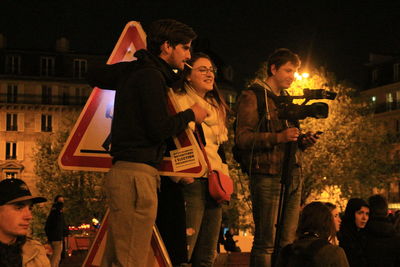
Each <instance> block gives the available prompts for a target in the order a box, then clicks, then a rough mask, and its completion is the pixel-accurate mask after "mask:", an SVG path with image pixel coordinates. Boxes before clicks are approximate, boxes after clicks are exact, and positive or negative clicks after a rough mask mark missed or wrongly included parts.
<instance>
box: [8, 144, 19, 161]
mask: <svg viewBox="0 0 400 267" xmlns="http://www.w3.org/2000/svg"><path fill="white" fill-rule="evenodd" d="M6 159H8V160H11V159H17V143H15V142H6Z"/></svg>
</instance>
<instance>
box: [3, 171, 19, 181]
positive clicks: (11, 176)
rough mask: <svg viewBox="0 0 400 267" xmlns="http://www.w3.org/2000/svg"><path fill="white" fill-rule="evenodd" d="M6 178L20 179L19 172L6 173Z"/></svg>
mask: <svg viewBox="0 0 400 267" xmlns="http://www.w3.org/2000/svg"><path fill="white" fill-rule="evenodd" d="M4 176H5V178H6V179H15V178H18V172H14V171H5V172H4Z"/></svg>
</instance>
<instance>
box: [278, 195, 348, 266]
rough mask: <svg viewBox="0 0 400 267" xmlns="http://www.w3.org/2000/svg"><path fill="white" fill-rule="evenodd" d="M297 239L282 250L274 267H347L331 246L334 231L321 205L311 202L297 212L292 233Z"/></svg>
mask: <svg viewBox="0 0 400 267" xmlns="http://www.w3.org/2000/svg"><path fill="white" fill-rule="evenodd" d="M296 234H297V239H296V240H295V241H294V243H293V244H290V245H287V246H286V247H284V248H283V249H282V251H281V253H280V255H279V258H278V262H277V266H278V267H289V266H290V267H297V266H298V267H303V266H307V267H333V266H335V267H348V266H349V263H348V262H347V258H346V254H345V252H344V250H343V249H342V248H341V247H338V246H336V245H332V244H331V243H330V240H332V239H334V238H335V235H336V229H335V223H334V221H333V217H332V214H331V212H330V211H329V209H328V207H326V206H325V205H324V204H323V203H322V202H311V203H310V204H308V205H306V206H305V207H304V209H303V211H302V212H301V215H300V221H299V225H298V228H297V231H296Z"/></svg>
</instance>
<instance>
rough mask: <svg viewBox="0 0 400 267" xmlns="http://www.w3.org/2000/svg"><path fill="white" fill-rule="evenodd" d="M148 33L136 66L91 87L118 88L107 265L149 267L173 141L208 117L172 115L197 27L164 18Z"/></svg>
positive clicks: (108, 184) (109, 71)
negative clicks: (171, 96) (175, 88)
mask: <svg viewBox="0 0 400 267" xmlns="http://www.w3.org/2000/svg"><path fill="white" fill-rule="evenodd" d="M146 33H147V37H146V42H147V50H144V49H142V50H139V51H137V52H136V53H135V57H136V58H137V61H134V62H121V63H117V64H113V65H108V66H104V67H103V68H101V69H99V70H97V71H94V72H92V74H91V75H90V76H89V77H88V80H89V82H90V84H91V85H92V86H98V87H100V88H104V89H112V90H116V95H115V103H114V113H113V120H112V127H111V156H112V158H113V160H112V161H113V165H112V167H111V169H110V171H109V173H108V174H107V177H106V180H105V191H106V195H107V198H108V201H109V208H110V216H109V232H108V238H107V244H106V249H105V253H104V256H103V260H102V264H101V266H107V267H108V266H121V267H144V266H146V264H147V255H148V253H149V251H150V240H151V235H152V229H153V225H154V222H155V219H156V213H157V187H158V186H159V183H160V176H159V174H158V170H157V167H158V165H159V163H160V162H161V160H162V157H163V155H164V153H165V150H166V139H167V138H169V137H171V136H174V135H176V134H178V133H179V132H181V131H183V130H184V129H185V128H186V127H187V125H188V123H189V122H190V121H196V122H198V123H201V122H202V121H203V119H204V118H205V117H206V115H207V113H206V111H205V110H203V109H202V108H201V107H199V105H196V104H194V105H193V106H191V107H188V108H187V109H186V110H184V111H182V112H179V113H178V114H176V115H173V116H171V115H170V114H169V113H168V109H167V89H168V88H169V87H171V85H172V84H173V83H174V82H175V81H177V80H179V79H180V77H181V76H180V71H181V70H183V68H184V64H185V62H186V61H187V60H189V59H190V56H191V55H190V46H191V42H192V40H193V39H194V38H195V37H196V34H195V33H194V31H193V30H192V28H190V27H189V26H187V25H186V24H183V23H181V22H178V21H175V20H172V19H165V20H158V21H155V22H153V23H152V24H151V25H150V26H149V27H148V28H147V31H146ZM179 70H180V71H179Z"/></svg>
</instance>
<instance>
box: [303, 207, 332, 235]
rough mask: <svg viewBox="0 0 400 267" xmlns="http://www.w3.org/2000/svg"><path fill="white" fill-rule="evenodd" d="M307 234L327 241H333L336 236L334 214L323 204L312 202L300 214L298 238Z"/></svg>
mask: <svg viewBox="0 0 400 267" xmlns="http://www.w3.org/2000/svg"><path fill="white" fill-rule="evenodd" d="M307 234H314V235H317V236H318V237H320V238H323V239H326V240H332V239H333V238H335V236H336V229H335V223H334V221H333V217H332V213H331V212H330V210H329V208H328V207H326V206H325V205H324V204H323V203H322V202H317V201H316V202H311V203H310V204H308V205H306V206H305V207H304V208H303V210H302V212H301V214H300V220H299V225H298V227H297V236H298V238H300V237H302V236H304V235H307Z"/></svg>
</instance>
